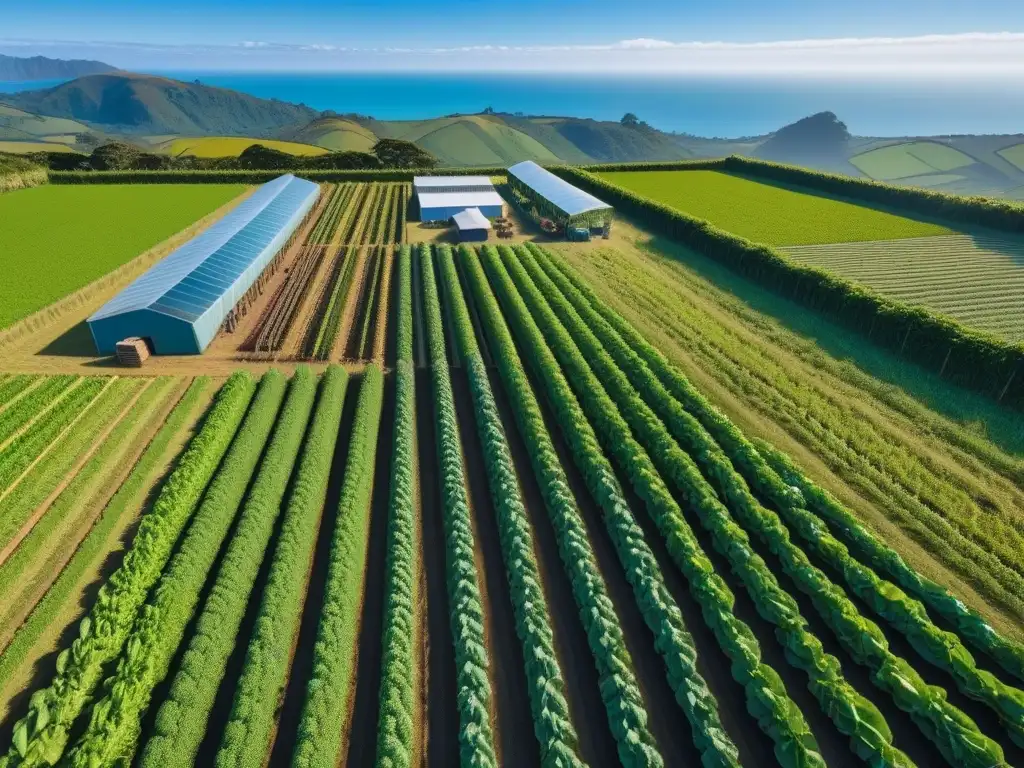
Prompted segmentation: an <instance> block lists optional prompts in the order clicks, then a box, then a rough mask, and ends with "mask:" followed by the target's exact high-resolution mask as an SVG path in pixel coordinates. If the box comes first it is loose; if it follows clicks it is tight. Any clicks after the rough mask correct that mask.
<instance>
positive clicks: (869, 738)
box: [520, 251, 912, 766]
mask: <svg viewBox="0 0 1024 768" xmlns="http://www.w3.org/2000/svg"><path fill="white" fill-rule="evenodd" d="M535 253H536V255H537V259H543V254H542V253H540V252H539V251H537V252H535ZM520 258H521V259H522V261H523V262H524V263H525V264H526V266H527V271H528V272H529V273H530V276H531V278H532V279H533V280H534V282H535V284H536V285H537V286H538V287H539V288H540V291H541V293H542V294H544V296H545V298H546V300H547V301H548V303H549V306H550V307H552V308H553V309H554V311H555V312H556V314H558V316H559V317H560V319H561V321H562V324H563V326H564V327H565V328H566V329H567V330H568V331H569V332H570V333H571V335H572V336H573V339H574V341H575V342H576V343H577V344H578V345H579V347H580V350H581V351H582V352H583V353H584V354H585V355H586V357H587V359H588V361H589V362H590V364H591V367H592V369H593V370H594V373H596V374H597V375H598V376H599V377H600V379H601V381H602V383H603V384H604V386H605V388H606V390H607V391H608V392H610V393H611V395H612V397H613V399H614V400H615V401H616V402H617V404H618V406H619V408H620V412H622V413H623V415H624V416H625V417H626V420H627V422H629V423H630V425H631V427H632V428H633V432H634V434H635V435H637V436H638V439H640V441H641V442H642V443H645V444H646V447H647V448H648V450H649V451H650V455H651V457H652V460H653V461H654V463H655V465H656V466H657V467H658V470H659V472H661V474H662V476H663V477H665V478H668V479H669V480H670V482H672V484H673V485H675V486H676V487H677V489H678V490H679V491H680V492H681V493H682V494H683V497H684V498H686V499H687V501H688V506H689V508H691V509H694V510H695V511H696V512H697V514H698V516H699V518H700V520H701V523H702V524H703V526H704V527H705V528H706V529H707V530H708V531H709V532H710V534H711V536H712V541H713V543H714V546H715V549H716V550H717V551H718V552H719V553H720V554H722V555H723V556H724V557H725V558H726V560H727V561H728V562H729V564H730V566H731V568H732V570H733V572H734V573H735V574H736V576H737V577H738V578H739V579H740V581H741V583H742V584H743V585H744V587H745V588H746V591H747V593H748V594H749V596H750V598H751V599H752V600H753V602H754V605H755V606H756V607H757V610H758V613H759V614H760V615H761V616H762V617H763V618H764V619H766V620H767V621H769V622H771V623H772V624H773V625H775V627H776V635H777V636H778V637H779V640H780V641H781V642H782V643H783V645H784V646H785V647H786V648H787V650H788V651H789V652H790V653H789V658H790V661H791V663H792V664H794V665H795V666H797V667H798V668H799V669H801V670H802V671H804V672H805V673H806V674H807V675H808V677H809V686H808V687H809V688H810V690H811V692H812V693H813V694H814V695H815V697H816V698H817V699H818V701H819V703H820V705H821V708H822V711H823V712H824V713H825V714H826V715H829V716H831V717H832V719H833V722H834V723H835V725H836V727H837V728H838V729H839V730H840V732H842V733H844V734H845V735H847V736H849V737H850V739H851V749H852V750H853V752H854V753H855V754H857V755H858V756H859V757H860V758H861V759H863V760H865V761H868V762H869V764H882V765H889V766H898V765H902V766H909V765H912V763H911V762H910V760H909V758H907V757H906V755H904V754H902V753H901V752H900V751H899V750H898V749H896V748H895V747H894V746H893V744H892V733H891V732H890V731H889V727H888V725H887V724H886V722H885V719H884V718H883V716H882V714H881V713H880V712H879V711H878V710H877V709H876V708H875V706H874V705H873V704H872V703H871V702H870V701H868V700H867V699H865V698H864V697H863V696H861V695H860V694H858V693H857V691H856V690H855V689H854V688H853V687H852V686H851V685H850V684H849V683H848V682H847V681H846V680H845V679H844V678H843V676H842V670H841V667H840V662H839V660H838V659H836V658H835V657H834V656H832V655H831V654H828V653H826V652H825V651H824V649H823V647H822V644H821V642H820V641H819V640H818V638H816V637H815V636H814V635H813V634H812V633H811V631H810V628H809V626H808V624H807V621H806V619H805V618H804V617H803V616H802V615H800V610H799V607H798V606H797V604H796V601H795V600H794V599H793V598H792V596H790V595H789V594H788V593H787V592H785V591H784V590H783V589H782V587H780V586H779V583H778V581H777V580H776V578H775V576H774V574H773V573H772V572H771V570H770V569H769V568H768V566H767V564H766V563H765V562H764V560H763V559H762V558H761V557H760V556H759V555H758V554H757V553H756V552H755V551H754V550H753V547H752V546H751V544H750V541H749V538H748V536H747V533H746V532H745V531H744V530H743V529H742V528H740V527H739V526H738V525H737V524H736V523H735V522H734V521H733V519H732V518H731V516H730V515H729V512H728V511H727V510H726V509H725V507H724V506H723V505H722V504H721V503H720V502H719V501H718V499H717V497H716V495H715V492H714V491H713V490H712V489H711V488H710V487H709V486H708V485H707V483H706V482H705V481H704V479H703V478H702V477H701V475H700V472H699V470H697V468H696V467H695V466H694V465H693V462H692V461H691V460H690V458H689V456H687V455H685V454H683V453H682V451H680V450H679V446H678V445H676V444H674V443H673V437H675V436H676V433H677V431H678V430H685V429H687V428H689V429H693V426H694V425H693V424H691V423H686V422H685V414H682V413H680V411H681V409H678V408H677V410H673V409H672V408H671V403H669V402H668V398H666V397H665V396H666V395H667V393H665V392H664V391H663V389H659V384H658V383H657V382H656V380H652V379H653V377H652V376H650V373H649V371H647V370H646V368H644V367H642V366H641V365H638V362H639V361H638V360H636V359H630V358H629V357H628V355H627V354H626V352H628V350H623V349H621V348H619V347H614V346H612V345H611V344H610V343H609V341H610V340H609V341H605V338H606V336H605V334H604V333H603V331H604V330H605V329H604V328H602V327H601V326H600V322H601V318H600V316H597V317H594V316H592V315H589V314H586V315H583V316H581V315H580V314H579V313H577V311H576V308H575V307H571V306H570V305H569V303H568V301H567V300H566V298H565V297H564V296H563V295H562V293H561V292H560V290H559V289H560V288H562V286H561V285H558V286H557V287H556V283H555V282H554V281H552V280H551V278H549V277H548V275H546V274H545V273H544V272H543V271H542V270H541V269H540V267H539V265H538V263H537V261H536V260H535V259H534V256H533V255H532V254H531V253H530V252H529V251H520ZM598 336H600V337H601V340H600V341H599V340H598ZM602 341H604V344H605V346H604V347H602ZM606 348H608V349H609V350H612V351H613V354H614V355H615V362H613V361H612V358H611V357H609V355H608V353H607V352H606V351H605V349H606ZM616 363H617V364H618V365H621V366H622V368H623V370H625V371H626V373H627V374H629V378H628V379H627V377H626V374H624V373H623V370H620V369H619V368H618V367H617V365H616ZM634 377H636V378H635V380H634ZM631 380H633V383H634V384H635V385H636V389H633V385H632V384H631V383H630V381H631ZM637 390H639V391H637ZM641 396H643V400H641ZM644 400H647V401H648V402H650V401H651V400H654V401H655V402H656V403H657V405H659V406H662V407H660V408H657V410H658V413H657V415H655V414H654V413H652V412H651V411H650V410H649V409H648V408H647V407H646V405H645V403H644V402H643V401H644ZM676 405H678V404H676ZM666 417H667V418H666ZM659 419H661V420H662V421H664V422H665V423H670V424H672V425H673V427H675V428H674V429H673V430H672V435H669V434H668V431H667V430H666V429H665V427H664V426H663V424H662V421H659ZM677 439H678V438H677ZM655 445H656V446H657V447H656V448H655ZM704 448H705V450H708V451H713V450H717V446H713V445H711V446H704ZM693 455H699V454H697V453H696V452H693ZM700 458H701V459H702V460H710V461H714V460H715V458H716V457H713V454H712V456H708V457H705V456H703V455H701V456H700ZM715 469H717V470H718V471H719V473H720V474H721V473H723V468H722V467H721V466H716V467H715ZM714 476H716V477H717V476H718V475H714ZM721 490H723V491H725V492H728V491H733V490H736V491H738V490H739V489H738V488H734V487H733V486H728V487H727V488H724V489H721ZM727 497H728V496H727ZM681 525H686V523H685V522H683V523H681ZM866 724H870V727H865V725H866Z"/></svg>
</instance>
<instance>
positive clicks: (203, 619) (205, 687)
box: [139, 366, 316, 768]
mask: <svg viewBox="0 0 1024 768" xmlns="http://www.w3.org/2000/svg"><path fill="white" fill-rule="evenodd" d="M315 397H316V379H315V377H314V376H313V374H312V373H311V372H310V370H309V368H307V367H305V366H302V367H300V368H299V369H298V370H296V372H295V375H294V376H293V377H292V381H291V386H290V387H289V390H288V398H287V400H286V401H285V404H284V406H283V408H282V410H281V415H280V417H279V418H278V420H277V422H276V424H275V425H274V434H273V436H272V437H271V439H270V444H269V446H268V447H267V451H266V455H265V456H264V458H263V460H262V462H261V463H260V470H259V474H258V475H257V476H256V480H255V482H254V483H253V486H252V488H251V490H250V491H249V494H248V496H247V498H246V500H245V505H244V506H243V508H242V511H241V514H240V516H239V522H238V526H237V527H236V529H235V531H234V534H233V535H232V537H231V541H230V543H229V544H228V549H227V552H226V554H225V555H224V560H223V561H222V563H221V565H220V568H219V570H218V572H217V576H216V580H215V582H214V584H213V588H212V589H211V590H210V594H209V596H208V597H207V598H206V603H205V604H204V605H203V611H202V613H201V614H200V616H199V621H198V622H197V624H196V629H195V632H194V634H193V635H192V638H191V640H190V641H189V645H188V649H187V650H186V651H185V654H184V656H183V657H182V659H181V663H180V665H179V667H178V672H177V674H176V675H175V677H174V680H173V682H172V683H171V686H170V690H169V691H168V693H167V698H166V699H165V701H164V702H163V704H162V705H161V706H160V711H159V713H158V714H157V718H156V723H155V726H154V727H155V733H154V734H153V736H152V737H151V738H150V740H149V741H148V742H147V744H146V746H145V751H144V752H143V753H142V757H141V759H140V761H139V764H140V766H142V767H143V768H166V766H168V765H173V764H174V763H175V762H180V763H182V764H191V763H193V762H194V761H195V758H196V754H197V753H198V751H199V746H200V744H201V743H202V740H203V736H204V734H205V733H206V726H207V722H208V721H209V717H210V713H211V711H212V710H213V705H214V700H215V698H216V695H217V691H218V690H219V688H220V686H221V681H222V680H223V678H224V673H225V670H226V667H227V663H228V658H229V657H230V655H231V652H232V651H233V650H234V648H235V644H236V641H237V639H238V632H239V628H240V626H241V623H242V618H243V616H244V614H245V609H246V606H247V605H248V602H249V596H250V594H251V593H252V590H253V587H254V586H255V584H256V577H257V573H258V572H259V568H260V565H261V563H262V562H263V558H264V556H265V552H266V550H267V546H268V545H269V542H270V537H271V535H272V534H273V530H274V524H275V523H276V521H277V519H278V517H279V516H280V511H281V502H282V500H283V498H284V494H285V489H286V486H287V484H288V479H289V478H290V477H291V475H292V468H293V467H294V465H295V460H296V458H297V457H298V454H299V448H300V447H301V446H302V436H303V435H304V434H305V430H306V424H307V422H308V421H309V415H310V413H311V412H312V410H313V400H314V398H315Z"/></svg>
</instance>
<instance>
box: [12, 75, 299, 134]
mask: <svg viewBox="0 0 1024 768" xmlns="http://www.w3.org/2000/svg"><path fill="white" fill-rule="evenodd" d="M4 101H6V103H7V104H9V105H12V106H15V107H18V108H19V109H23V110H26V111H28V112H33V113H35V114H39V115H48V116H52V117H61V118H66V119H69V120H75V121H80V122H84V123H88V124H90V125H91V126H99V127H101V128H102V129H103V130H105V131H107V132H110V133H123V134H129V135H130V134H177V135H184V136H202V135H219V136H232V135H236V136H239V135H240V136H269V135H271V134H274V133H277V132H279V131H281V130H283V129H285V128H288V127H295V126H299V125H304V124H306V123H309V122H310V121H311V120H313V119H314V118H316V117H317V116H318V115H319V113H318V112H317V111H316V110H314V109H311V108H309V107H306V106H303V105H301V104H289V103H287V102H283V101H276V100H268V99H258V98H256V97H255V96H249V95H247V94H244V93H239V92H238V91H231V90H228V89H226V88H214V87H211V86H207V85H201V84H198V83H185V82H181V81H179V80H171V79H169V78H165V77H152V76H149V75H136V74H130V73H117V74H107V75H90V76H88V77H80V78H78V79H77V80H72V81H71V82H68V83H63V84H61V85H58V86H56V87H54V88H46V89H43V90H38V91H25V92H23V93H16V94H10V95H7V96H5V97H4Z"/></svg>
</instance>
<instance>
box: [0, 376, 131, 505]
mask: <svg viewBox="0 0 1024 768" xmlns="http://www.w3.org/2000/svg"><path fill="white" fill-rule="evenodd" d="M110 381H111V380H110V379H108V378H100V377H89V378H86V379H84V380H82V381H81V382H79V383H78V384H77V385H76V386H74V387H73V388H72V389H71V391H70V392H68V393H67V394H66V395H64V396H63V397H62V398H61V399H60V400H58V401H57V402H56V404H54V405H53V407H51V408H50V409H49V410H48V411H46V413H45V414H43V415H42V416H41V417H40V418H39V419H37V420H36V421H35V422H33V423H32V425H31V426H29V427H28V428H27V429H25V430H24V431H23V432H21V433H19V434H18V435H17V437H15V438H14V439H13V440H11V441H10V442H9V443H8V444H7V447H6V448H4V449H3V451H0V491H6V490H7V489H8V488H10V487H11V485H12V484H13V483H14V482H16V481H17V479H18V478H19V477H21V476H22V474H23V473H24V472H25V470H26V469H28V468H29V466H30V465H31V464H32V462H33V461H35V460H36V459H37V458H39V455H40V454H41V453H42V452H43V451H44V450H46V449H47V448H48V447H49V446H50V445H51V444H52V443H53V441H54V440H56V439H57V438H58V437H59V436H60V434H61V433H62V432H63V431H64V430H65V429H67V428H68V427H69V426H70V425H71V424H72V423H73V422H74V421H75V420H76V419H78V418H79V417H80V416H81V415H82V414H83V413H84V412H85V410H86V409H87V408H88V407H89V406H90V405H91V404H92V402H93V401H94V400H95V399H96V397H97V396H98V395H99V394H100V392H102V391H103V389H104V388H105V387H106V386H107V385H108V384H109V383H110ZM77 448H78V447H77V446H73V445H67V446H64V445H62V446H60V447H59V449H58V450H62V451H64V450H77Z"/></svg>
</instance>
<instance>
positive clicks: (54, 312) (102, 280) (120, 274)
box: [0, 190, 253, 351]
mask: <svg viewBox="0 0 1024 768" xmlns="http://www.w3.org/2000/svg"><path fill="white" fill-rule="evenodd" d="M252 192H253V190H247V191H245V192H242V194H240V195H238V196H237V197H235V198H234V199H232V200H229V201H228V202H227V203H225V204H224V205H222V206H221V207H220V208H218V209H217V210H215V211H213V212H212V213H209V214H207V215H206V216H204V217H203V218H201V219H199V220H198V221H196V222H195V223H193V224H190V225H189V226H187V227H185V229H183V230H181V231H180V232H178V233H177V234H174V235H171V236H170V237H169V238H167V239H166V240H164V241H163V242H160V243H157V244H156V245H154V246H153V247H152V248H150V249H149V250H147V251H143V252H142V253H140V254H139V255H138V256H136V257H135V258H133V259H132V260H131V261H127V262H125V263H124V264H122V265H121V266H120V267H117V268H116V269H114V270H113V271H111V272H108V273H107V274H105V275H103V276H102V277H99V278H97V279H96V280H93V281H92V282H91V283H89V284H88V285H85V286H83V287H81V288H79V289H78V290H77V291H74V292H73V293H69V294H68V295H67V296H65V297H64V298H63V299H58V300H57V301H55V302H54V303H53V304H50V305H48V306H45V307H43V308H42V309H40V310H37V311H35V312H33V313H32V314H31V315H28V316H27V317H23V318H22V319H21V320H18V321H17V322H15V323H13V324H12V325H9V326H8V327H7V328H4V329H2V330H0V351H3V350H5V349H6V348H8V347H10V346H11V345H12V344H13V343H14V342H17V341H20V340H21V339H23V338H25V337H26V336H30V335H32V334H34V333H36V332H38V331H41V330H43V329H45V328H47V327H49V326H50V325H52V324H53V323H54V322H56V321H57V320H60V319H61V317H63V316H64V314H65V313H67V312H68V311H69V310H72V309H77V308H79V307H81V306H82V305H83V304H86V303H88V302H89V301H90V300H92V299H93V298H94V297H95V296H96V294H97V293H99V292H100V291H102V290H104V289H106V288H110V287H111V286H113V285H116V284H118V283H120V282H121V281H122V280H126V279H128V278H135V277H137V276H138V275H139V274H141V273H142V272H143V271H145V270H146V269H148V268H149V267H151V266H153V265H154V264H155V263H156V262H158V261H159V260H160V259H162V258H163V257H164V256H166V255H167V254H168V253H170V252H171V251H172V250H174V249H175V248H177V247H178V246H179V245H181V244H183V243H184V242H186V241H188V240H191V239H192V238H193V237H195V236H196V235H198V234H199V233H201V232H202V231H203V230H205V229H207V228H208V227H210V226H211V225H212V224H213V223H214V222H216V221H218V220H220V219H221V218H223V217H224V216H225V215H226V214H227V213H228V211H230V210H231V209H232V208H234V207H235V206H236V205H238V204H239V203H241V202H242V201H243V200H244V199H245V198H247V197H248V196H249V195H251V194H252Z"/></svg>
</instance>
